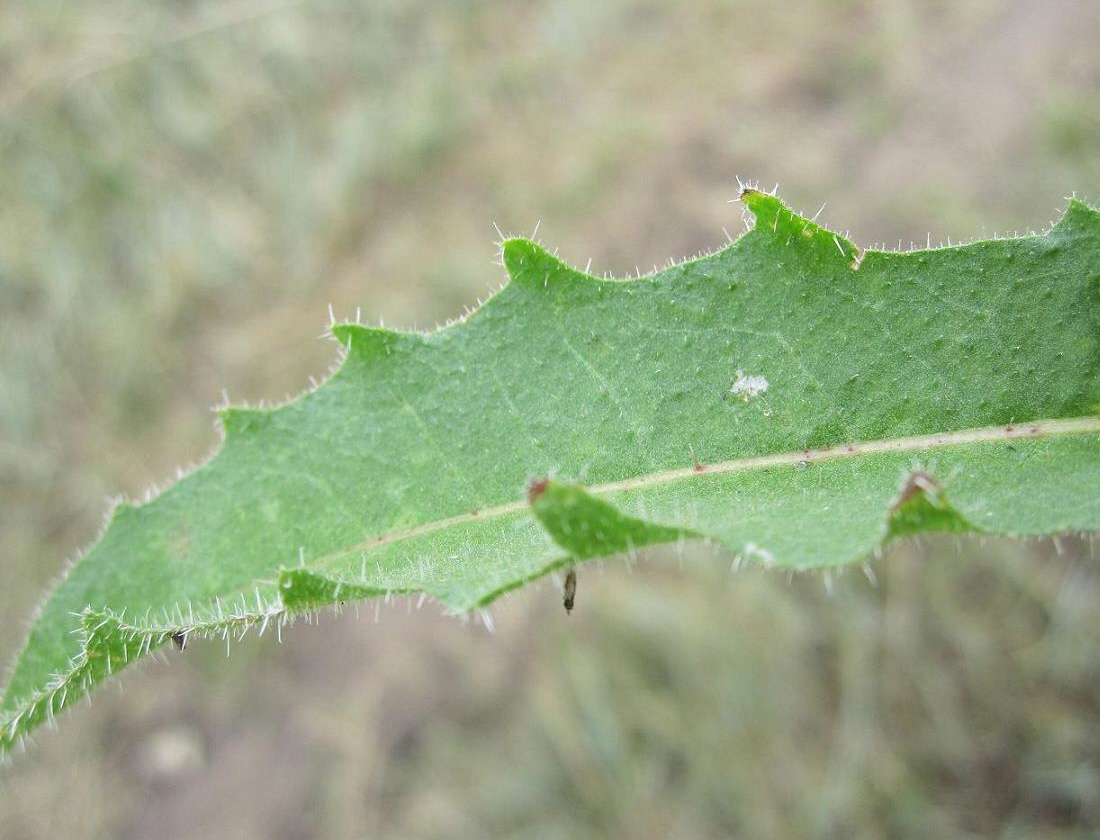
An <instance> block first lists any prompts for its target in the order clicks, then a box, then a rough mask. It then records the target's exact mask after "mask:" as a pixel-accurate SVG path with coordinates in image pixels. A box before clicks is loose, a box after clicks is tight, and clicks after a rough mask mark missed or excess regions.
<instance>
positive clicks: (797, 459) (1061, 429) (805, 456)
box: [307, 417, 1100, 567]
mask: <svg viewBox="0 0 1100 840" xmlns="http://www.w3.org/2000/svg"><path fill="white" fill-rule="evenodd" d="M1088 432H1100V417H1076V418H1070V419H1064V420H1034V421H1032V422H1030V423H1022V424H1019V425H1009V426H984V427H982V428H978V429H963V430H961V431H956V432H939V433H936V434H930V435H914V436H912V437H902V438H887V439H884V440H871V441H862V442H858V443H848V444H841V445H840V446H830V447H826V448H824V449H803V450H800V451H797V452H778V453H774V454H771V455H754V456H751V457H748V458H735V459H733V460H730V461H719V462H717V463H711V464H697V465H693V466H690V467H682V468H677V469H673V470H663V471H661V472H655V473H649V474H647V475H642V476H637V477H636V478H627V479H623V480H622V481H611V482H607V483H605V484H593V485H590V486H587V487H585V488H584V489H585V492H587V493H590V494H592V495H596V496H599V495H607V494H611V493H623V492H628V491H631V490H641V489H643V488H646V487H654V486H657V485H661V484H671V483H672V482H675V481H682V480H684V479H688V478H697V477H702V476H709V475H722V474H725V473H737V472H749V471H752V470H761V469H767V468H769V467H778V466H793V465H797V464H813V463H818V462H821V461H833V460H837V459H841V458H857V457H860V456H865V455H882V454H887V453H891V452H920V451H926V450H929V449H939V448H943V447H949V446H964V445H966V444H969V443H993V442H996V441H1003V440H1015V439H1019V438H1041V437H1054V436H1058V435H1072V434H1084V433H1088ZM528 507H529V505H528V503H527V502H526V501H525V500H522V499H521V500H518V501H515V502H508V503H506V504H503V505H495V506H493V507H487V508H482V509H481V510H478V511H471V512H469V513H462V514H458V515H457V516H451V517H448V518H446V519H437V520H435V521H433V522H425V523H424V524H423V525H416V526H413V527H412V528H406V529H403V530H400V531H391V532H389V533H386V534H379V535H378V536H375V537H372V538H371V539H369V540H367V541H366V542H363V543H359V544H358V545H353V546H349V547H348V548H344V549H341V550H340V551H337V552H333V553H332V554H327V555H324V556H322V557H317V558H315V559H313V560H311V561H310V562H309V563H308V564H307V565H308V566H312V567H316V566H319V565H322V564H325V563H328V562H331V561H335V560H339V559H340V558H342V557H347V556H348V555H350V554H357V553H361V552H365V551H370V550H371V549H375V548H381V547H382V546H384V545H389V544H390V543H395V542H400V541H402V540H408V539H412V538H414V537H420V536H424V535H425V534H431V533H434V532H436V531H444V530H446V529H447V528H451V527H453V526H455V525H464V524H467V523H470V522H479V521H481V520H484V519H494V518H497V517H502V516H508V515H509V514H513V513H519V512H521V511H523V510H526V509H528Z"/></svg>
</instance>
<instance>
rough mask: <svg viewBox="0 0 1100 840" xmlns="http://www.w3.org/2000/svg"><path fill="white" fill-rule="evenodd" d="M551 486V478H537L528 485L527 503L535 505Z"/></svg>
mask: <svg viewBox="0 0 1100 840" xmlns="http://www.w3.org/2000/svg"><path fill="white" fill-rule="evenodd" d="M549 486H550V479H548V478H537V479H535V480H534V481H532V482H531V483H530V484H528V485H527V504H529V505H533V504H534V503H535V500H536V499H537V498H538V497H539V496H541V495H542V494H543V493H545V492H546V488H547V487H549Z"/></svg>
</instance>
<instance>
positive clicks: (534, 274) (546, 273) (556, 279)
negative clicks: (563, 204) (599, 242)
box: [501, 239, 598, 289]
mask: <svg viewBox="0 0 1100 840" xmlns="http://www.w3.org/2000/svg"><path fill="white" fill-rule="evenodd" d="M501 255H502V258H503V260H504V267H505V268H506V269H508V274H509V276H511V278H512V282H513V283H520V284H523V285H530V286H535V287H537V288H540V289H541V288H548V287H549V285H550V283H554V284H555V285H556V284H559V283H561V282H562V280H564V279H567V280H574V281H576V280H584V281H592V282H598V279H597V278H595V277H592V276H591V275H589V274H585V273H584V272H583V271H578V270H577V269H575V268H573V267H572V266H571V265H568V264H567V263H565V262H563V261H562V260H560V259H558V258H557V257H555V256H554V255H553V254H551V253H550V252H549V251H547V250H546V249H545V248H543V247H542V246H540V245H538V244H536V243H534V242H532V241H531V240H530V239H508V240H505V242H504V243H503V244H502V245H501Z"/></svg>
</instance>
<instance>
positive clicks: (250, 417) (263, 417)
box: [216, 405, 272, 438]
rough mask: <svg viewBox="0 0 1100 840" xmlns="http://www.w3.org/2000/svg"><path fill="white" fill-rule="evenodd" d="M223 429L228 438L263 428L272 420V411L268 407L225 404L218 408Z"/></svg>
mask: <svg viewBox="0 0 1100 840" xmlns="http://www.w3.org/2000/svg"><path fill="white" fill-rule="evenodd" d="M216 411H217V414H218V420H219V421H220V422H221V425H222V431H224V432H225V436H226V437H227V438H229V437H233V436H235V435H239V434H242V433H244V432H248V431H255V430H258V429H262V428H263V427H264V426H266V425H267V424H268V423H269V422H270V420H271V414H272V411H271V410H270V409H267V408H248V407H246V406H232V405H230V406H225V407H223V408H219V409H216Z"/></svg>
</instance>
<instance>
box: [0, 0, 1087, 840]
mask: <svg viewBox="0 0 1100 840" xmlns="http://www.w3.org/2000/svg"><path fill="white" fill-rule="evenodd" d="M0 19H2V21H3V23H2V25H0V167H2V169H0V535H2V541H3V548H2V555H0V556H2V561H0V562H2V566H0V574H2V577H3V584H2V586H0V655H2V657H3V658H4V660H5V661H10V658H11V657H12V656H13V655H14V653H15V652H16V650H17V649H18V647H19V645H20V644H21V643H22V639H23V634H24V632H25V628H26V624H27V621H28V619H29V617H30V615H31V613H32V610H33V608H34V605H35V603H36V602H37V601H38V599H39V598H40V597H41V595H42V592H43V590H44V588H45V587H46V586H48V584H49V583H50V581H52V580H54V579H55V578H56V576H57V575H58V574H59V573H60V571H61V569H62V568H63V566H64V560H65V558H66V557H70V556H72V555H73V554H74V552H75V550H76V549H77V548H78V547H80V546H83V545H86V544H87V543H88V542H89V541H90V540H92V539H93V537H94V536H95V534H96V532H97V530H98V528H99V525H100V520H101V517H102V515H103V513H104V511H105V510H106V509H107V500H108V498H109V497H111V496H114V495H117V494H120V493H127V494H130V495H134V496H140V494H141V493H142V492H143V491H144V489H145V488H146V487H147V486H148V485H149V484H150V483H152V482H155V481H164V480H166V479H168V478H169V477H170V476H171V475H173V473H174V470H175V467H176V465H177V464H186V463H189V462H191V461H194V460H196V459H200V458H202V457H203V456H204V455H205V454H206V453H207V452H208V451H209V450H210V449H211V448H212V447H213V446H215V444H216V441H217V433H216V431H215V429H214V426H213V423H212V420H213V416H212V414H210V413H209V411H208V407H209V406H211V405H213V404H215V403H217V402H219V401H220V400H221V398H222V397H221V395H222V391H223V388H224V389H225V391H226V392H227V393H228V395H229V398H230V399H231V400H234V401H241V400H249V401H258V400H260V399H265V398H266V399H269V400H271V399H281V398H282V397H283V396H284V395H286V394H293V393H296V392H298V391H300V390H302V389H303V388H304V387H305V386H306V385H307V384H308V377H309V376H310V375H311V374H313V375H321V374H322V373H323V372H324V371H325V370H326V369H327V367H328V366H329V365H330V364H331V363H332V362H333V361H334V359H335V356H336V353H335V347H334V345H333V344H332V343H330V342H326V341H324V340H319V339H318V336H319V334H320V333H321V332H322V331H323V329H324V327H325V326H326V324H327V307H328V304H330V303H331V304H332V305H333V307H334V309H335V311H336V313H337V315H338V316H350V315H353V314H354V311H355V307H357V306H361V307H362V309H363V313H364V319H365V320H366V321H377V320H378V319H380V318H384V319H385V322H386V323H387V324H388V325H397V326H403V327H413V326H416V327H430V326H433V325H434V324H436V323H438V322H441V321H442V320H444V319H446V318H447V317H451V316H455V315H457V314H459V313H460V312H461V311H462V309H463V307H464V306H465V305H468V304H472V303H473V302H474V301H475V300H476V299H477V298H479V297H484V296H485V295H486V294H487V293H488V292H489V291H490V290H491V289H493V288H495V287H496V286H497V285H498V284H499V283H500V282H501V281H502V279H503V277H504V274H503V270H502V269H501V268H499V266H497V265H495V264H494V259H495V246H494V240H496V238H497V233H496V231H495V230H494V227H493V225H494V223H496V224H499V225H500V227H501V228H502V229H503V230H504V231H505V232H506V233H519V234H524V233H527V234H530V233H531V232H532V231H533V229H534V227H535V225H536V223H537V222H540V221H541V226H540V228H539V236H540V237H541V238H542V239H543V241H544V242H546V243H547V244H548V245H549V246H550V247H552V248H555V247H556V248H558V249H560V253H561V255H562V256H563V257H564V258H566V259H567V260H569V261H571V262H573V263H576V264H579V265H581V266H584V265H585V264H586V263H587V261H588V260H589V258H591V259H592V266H593V270H594V271H597V272H612V273H614V274H616V275H623V274H627V273H632V272H634V271H635V269H636V268H641V269H642V270H649V268H650V267H651V266H652V265H653V264H654V263H657V264H663V263H664V262H665V261H666V260H667V259H668V258H669V257H676V258H679V257H682V256H687V255H691V254H694V253H695V252H697V251H699V250H701V249H710V248H714V247H717V246H720V245H722V244H723V243H724V242H725V240H726V233H727V232H728V233H729V234H731V235H736V234H737V233H738V232H740V230H741V229H742V223H741V209H740V207H739V206H736V205H730V204H728V203H727V202H728V201H729V200H730V199H732V198H734V197H735V196H736V193H737V182H736V180H735V176H736V175H740V176H741V177H742V178H752V179H760V180H761V181H762V182H763V184H764V186H765V187H770V186H771V185H772V184H773V183H775V182H778V183H779V185H780V194H781V195H782V196H783V197H784V199H785V200H786V201H787V202H788V203H789V204H791V205H792V206H793V207H795V208H796V209H799V210H801V211H803V212H805V213H806V214H808V215H812V214H813V213H815V212H817V211H818V208H819V207H820V206H821V205H822V204H825V208H824V210H823V211H822V212H821V216H820V220H821V221H823V222H824V223H826V224H828V225H830V226H832V227H835V228H839V229H841V230H847V231H850V232H851V236H852V237H853V238H854V239H855V240H856V241H857V242H858V243H859V244H861V245H872V244H874V243H886V244H887V245H890V246H892V247H894V246H897V244H898V242H899V239H900V241H901V243H902V244H903V245H904V246H905V247H908V244H909V242H910V240H915V241H918V242H921V243H923V242H924V241H925V238H926V235H929V234H930V235H931V238H932V241H933V242H934V243H935V242H938V241H941V240H944V239H946V237H947V236H950V237H951V238H952V241H957V240H960V239H966V238H972V237H981V236H989V235H992V234H993V233H995V232H996V233H1002V234H1003V233H1012V232H1013V231H1021V232H1023V231H1025V230H1029V229H1039V228H1042V227H1044V226H1046V225H1047V224H1048V223H1050V222H1051V221H1053V220H1054V219H1055V218H1056V217H1057V215H1058V213H1059V212H1060V209H1061V208H1062V207H1063V206H1064V196H1066V195H1067V194H1069V193H1070V192H1072V191H1076V192H1077V194H1078V195H1079V196H1080V197H1083V198H1087V199H1091V200H1093V201H1097V200H1100V49H1097V45H1100V4H1097V3H1096V2H1094V0H1046V1H1045V2H1042V3H1037V2H1033V0H950V2H948V0H924V1H923V2H902V1H901V0H874V2H871V0H810V2H797V3H774V2H764V0H740V1H739V2H718V0H713V1H712V2H692V3H680V2H672V0H646V1H645V2H632V1H631V0H555V1H554V2H544V1H543V0H536V2H528V3H522V4H505V3H491V2H477V1H476V0H455V1H454V2H449V3H429V2H421V1H420V0H402V2H391V1H390V0H375V2H355V3H353V2H342V1H340V0H328V1H327V2H326V0H300V1H299V2H291V1H287V2H272V1H268V2H261V1H260V0H219V2H205V1H204V0H175V2H153V0H95V2H85V3H81V4H74V3H69V2H59V1H58V0H37V1H36V2H33V3H31V2H19V0H0ZM872 568H873V572H874V575H875V577H877V582H872V581H871V580H870V579H868V578H867V577H865V576H864V575H863V574H861V573H860V572H859V571H858V570H857V571H853V572H848V573H845V574H842V575H839V576H837V577H835V578H834V579H833V580H832V581H831V585H830V586H826V585H825V584H826V581H825V580H824V578H823V577H821V576H819V575H813V576H802V577H796V578H794V579H793V580H788V579H787V578H786V577H784V576H781V575H769V574H764V573H762V572H759V571H751V570H750V571H745V572H741V573H739V574H732V573H731V571H730V558H729V557H726V556H723V555H721V554H715V553H714V552H712V551H711V550H709V549H698V548H694V549H693V548H689V549H688V550H687V551H686V552H685V554H684V555H683V556H682V557H677V556H675V555H674V554H672V553H669V552H652V553H650V554H648V555H646V556H645V557H644V559H643V560H642V562H641V563H639V564H638V565H636V566H635V567H634V568H633V569H628V568H627V566H626V565H625V564H624V563H621V562H614V561H608V562H605V563H603V564H600V565H598V566H592V567H586V568H584V569H583V570H582V573H581V576H580V586H579V592H578V600H577V605H578V608H577V610H576V611H575V612H574V614H573V615H572V617H569V618H567V617H566V616H565V614H564V612H563V611H562V609H561V605H560V599H559V596H558V594H557V592H556V590H555V589H554V587H553V585H552V584H551V583H549V582H546V583H543V584H542V585H539V586H534V587H531V588H529V589H527V590H524V591H523V592H520V593H517V594H514V595H511V596H508V597H506V598H505V599H503V600H502V601H500V602H498V603H497V604H496V605H494V607H493V614H494V617H495V618H496V624H497V630H496V633H495V635H490V634H489V633H488V632H487V631H486V630H485V629H484V628H483V627H481V626H480V625H478V624H475V623H468V624H463V623H461V622H459V621H457V620H455V619H451V618H445V617H443V616H441V615H440V613H439V610H438V609H435V608H432V607H425V608H423V609H421V610H419V611H417V610H407V609H406V605H405V604H404V603H403V602H400V603H396V604H395V605H393V606H390V607H386V608H384V609H383V610H382V611H381V616H380V618H379V620H378V621H377V622H376V621H375V620H373V617H372V613H373V608H368V609H366V610H364V611H363V617H362V618H356V616H355V615H354V614H353V613H352V612H351V611H348V612H346V613H345V614H344V615H343V616H340V617H337V616H334V615H325V616H323V617H322V619H321V620H320V623H319V625H310V626H307V625H305V624H300V625H298V626H296V627H295V628H294V629H293V630H292V631H291V632H288V633H286V634H284V641H283V644H282V645H279V644H277V643H276V640H275V639H274V637H272V636H271V635H268V636H265V637H264V638H256V637H254V636H253V637H250V638H249V639H247V640H246V641H244V642H242V643H240V644H237V645H235V646H234V648H233V653H232V656H231V657H230V658H229V659H226V657H225V651H224V648H223V647H222V646H220V645H218V644H214V643H205V644H204V643H195V644H193V645H191V646H189V647H188V649H187V651H186V652H185V654H183V655H173V656H172V657H170V658H171V660H172V661H171V664H170V665H168V664H166V663H163V662H152V663H150V664H149V665H147V666H145V667H144V668H141V669H135V670H134V671H133V672H127V673H126V674H125V675H124V676H123V678H122V679H121V680H119V681H117V683H116V684H115V685H114V686H107V687H105V688H103V689H101V690H100V691H99V692H98V693H97V694H96V695H95V697H94V699H93V701H92V703H91V704H90V705H89V704H82V705H81V706H80V707H79V708H77V709H76V710H75V711H74V712H72V713H71V714H69V715H68V716H67V719H66V720H65V722H64V725H63V726H62V727H61V729H60V730H59V731H57V732H52V733H51V732H43V733H41V734H39V735H38V736H37V737H36V738H35V744H34V745H33V747H32V748H31V749H30V750H29V751H28V752H27V753H26V754H24V755H22V756H20V757H18V758H17V760H16V761H14V762H13V763H12V764H10V765H9V766H6V767H2V768H0V837H3V838H27V839H28V840H35V839H36V838H57V837H65V836H73V837H87V838H149V837H157V838H209V837H232V838H239V840H251V838H277V839H280V840H281V839H282V838H285V839H286V840H292V838H313V837H318V838H367V837H409V838H452V837H509V838H603V837H635V838H658V837H661V838H664V837H676V838H679V837H686V838H693V837H699V838H711V837H715V838H717V837H754V838H755V837H762V838H790V837H815V838H834V837H835V838H841V837H843V838H862V837H867V838H872V837H914V838H915V837H992V836H998V837H1013V838H1015V837H1020V838H1023V837H1038V836H1042V837H1055V838H1062V837H1066V838H1069V837H1085V836H1089V837H1095V836H1096V834H1095V832H1097V831H1100V717H1098V713H1100V656H1098V654H1097V651H1098V650H1100V615H1098V614H1097V610H1096V606H1095V605H1096V603H1097V599H1098V597H1100V568H1098V564H1097V562H1096V551H1094V550H1093V549H1092V548H1091V547H1090V545H1089V543H1088V542H1087V541H1082V540H1073V539H1068V538H1067V539H1065V540H1062V541H1060V542H1058V543H1054V542H1053V541H1043V542H1034V543H1027V544H1019V543H1010V542H1003V541H992V542H988V543H980V542H979V541H977V540H964V541H961V542H956V541H952V540H930V541H926V542H921V543H911V544H904V545H900V546H898V547H896V548H894V549H893V550H891V551H890V552H889V553H888V554H887V555H886V556H885V557H884V558H883V559H882V560H880V561H877V562H875V563H874V564H872ZM116 686H117V687H116Z"/></svg>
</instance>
